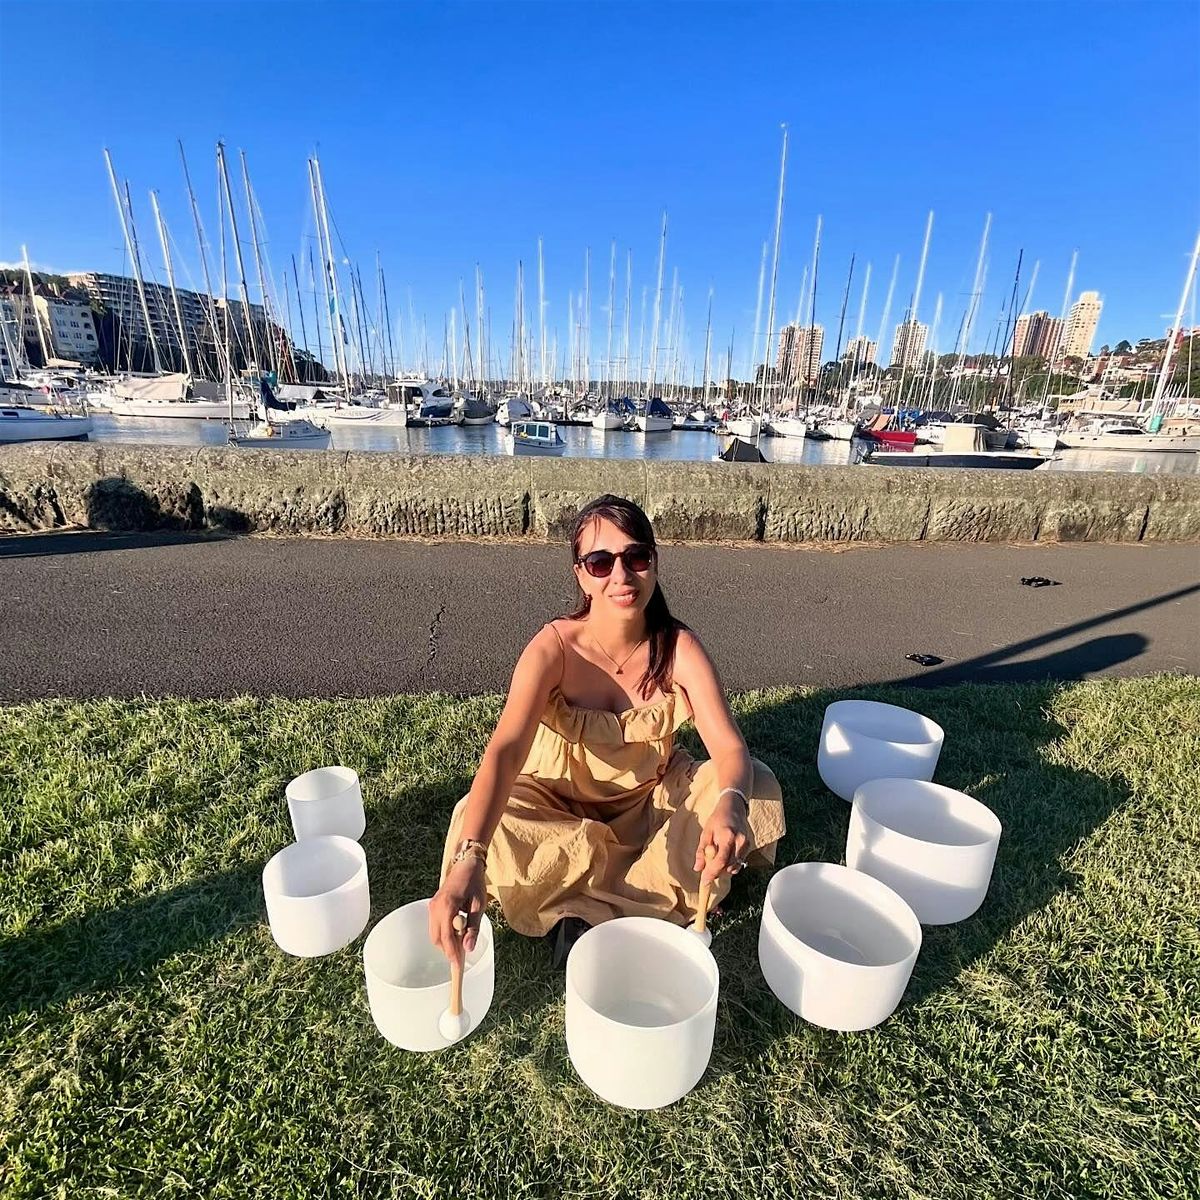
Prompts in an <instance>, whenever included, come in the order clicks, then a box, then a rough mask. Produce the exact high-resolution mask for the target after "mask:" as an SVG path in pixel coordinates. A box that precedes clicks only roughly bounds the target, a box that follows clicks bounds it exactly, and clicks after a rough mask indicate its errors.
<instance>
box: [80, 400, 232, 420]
mask: <svg viewBox="0 0 1200 1200" xmlns="http://www.w3.org/2000/svg"><path fill="white" fill-rule="evenodd" d="M97 404H98V405H102V406H103V407H104V408H106V409H107V410H108V411H109V412H110V413H112V415H113V416H114V417H169V418H172V419H174V420H184V421H227V420H228V419H229V402H228V401H227V400H126V399H123V398H122V397H119V396H112V395H109V396H106V397H105V398H104V399H103V400H102V401H97ZM233 416H234V417H235V419H237V420H239V421H244V420H246V419H247V418H248V417H249V416H250V405H249V404H248V403H247V402H246V401H245V400H235V401H234V402H233Z"/></svg>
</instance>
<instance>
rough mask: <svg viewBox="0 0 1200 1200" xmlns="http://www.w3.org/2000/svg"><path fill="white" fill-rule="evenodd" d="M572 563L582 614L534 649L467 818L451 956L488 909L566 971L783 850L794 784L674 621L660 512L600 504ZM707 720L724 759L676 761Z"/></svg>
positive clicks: (452, 888)
mask: <svg viewBox="0 0 1200 1200" xmlns="http://www.w3.org/2000/svg"><path fill="white" fill-rule="evenodd" d="M571 553H572V558H573V561H574V564H575V578H576V580H577V582H578V584H579V589H580V591H581V593H582V596H581V599H580V602H579V604H578V605H577V607H576V609H575V611H574V612H573V613H571V614H570V615H569V616H566V617H562V618H560V619H559V620H557V621H552V622H551V623H550V624H549V625H546V626H544V627H543V628H542V629H541V630H540V631H539V632H538V633H537V635H536V636H535V637H534V638H533V640H532V641H531V642H530V643H529V645H528V646H526V647H525V650H524V651H523V653H522V654H521V657H520V660H519V661H518V662H517V666H516V670H515V671H514V672H513V678H512V686H511V688H510V689H509V693H508V700H507V702H506V704H505V706H504V711H503V713H502V714H501V717H500V720H499V722H498V724H497V725H496V730H495V732H494V733H493V734H492V738H491V741H490V742H489V743H488V747H487V749H486V750H485V751H484V755H483V760H482V762H481V763H480V765H479V770H478V772H477V774H476V775H475V780H474V783H473V784H472V786H471V791H470V793H469V794H468V795H467V796H466V797H465V798H464V799H463V800H461V801H460V802H459V803H458V806H457V807H456V808H455V810H454V815H453V817H452V818H451V821H450V832H449V835H448V837H447V840H446V849H445V854H444V856H443V861H442V877H441V886H440V887H439V889H438V892H437V895H435V896H434V898H433V901H432V903H431V905H430V909H429V936H430V938H431V940H432V941H433V943H434V944H435V945H436V946H439V947H440V948H441V949H442V950H443V951H444V952H445V953H446V955H447V956H448V957H457V956H458V955H460V954H461V953H462V952H463V948H464V947H465V949H466V950H467V951H470V950H471V949H472V948H473V947H474V945H475V938H476V933H477V930H478V928H479V921H480V915H481V914H482V912H483V910H484V907H485V905H486V903H487V900H488V898H491V899H493V900H496V901H498V902H499V904H500V907H501V909H502V910H503V912H504V917H505V920H506V921H507V922H508V924H509V925H510V926H511V927H512V928H513V929H515V930H516V931H517V932H518V933H522V934H526V935H528V936H531V937H533V936H539V935H548V936H549V938H550V940H551V941H552V943H553V946H554V961H555V964H556V965H561V964H562V962H564V961H565V959H566V955H567V952H568V951H569V950H570V948H571V945H572V944H573V943H574V941H575V940H576V939H577V938H578V937H579V935H580V934H581V933H582V932H583V931H584V930H586V929H587V928H589V927H590V926H592V925H596V924H598V923H599V922H601V921H607V920H610V919H611V918H613V917H625V916H639V917H660V918H663V919H665V920H668V921H673V922H675V923H676V924H680V925H682V924H688V923H690V922H691V921H692V920H693V919H694V917H695V914H696V909H697V905H698V903H699V891H700V883H701V880H702V879H705V880H714V881H715V882H714V883H713V888H712V895H713V899H714V902H715V901H718V900H720V899H721V898H722V897H723V896H724V895H725V894H726V893H727V892H728V890H729V884H730V879H729V877H730V876H731V875H734V874H736V873H737V872H738V871H740V870H741V869H742V867H743V866H745V865H746V864H747V863H749V864H751V865H769V864H770V863H771V862H772V861H773V860H774V856H775V844H776V842H778V840H779V838H780V837H782V836H783V832H784V820H783V801H782V798H781V794H780V790H779V783H778V781H777V780H776V778H775V776H774V775H773V774H772V773H771V771H770V770H769V769H768V768H767V767H765V766H764V765H763V764H762V763H760V762H757V761H755V760H754V759H752V758H751V757H750V755H749V753H748V752H747V750H746V743H745V741H744V739H743V738H742V734H741V731H740V730H739V729H738V727H737V724H736V723H735V722H734V719H733V716H732V714H731V713H730V711H729V705H728V704H727V703H726V700H725V695H724V693H723V692H722V690H721V684H720V681H719V680H718V679H717V674H716V671H715V670H714V668H713V664H712V662H711V660H710V659H709V657H708V655H707V654H706V653H705V650H704V647H703V646H702V645H701V644H700V639H699V638H697V637H696V635H695V634H694V633H693V632H692V631H691V630H690V629H688V627H687V626H686V625H684V624H683V623H682V622H681V621H677V620H676V619H675V618H674V617H672V616H671V614H670V612H669V611H668V609H667V601H666V598H665V597H664V595H663V591H662V587H661V586H660V585H659V582H658V574H657V568H658V551H657V549H656V547H655V543H654V531H653V529H652V528H651V527H650V521H649V519H648V518H647V517H646V514H645V513H644V512H642V510H641V509H640V508H639V507H638V506H637V505H636V504H634V503H633V502H632V501H630V500H624V499H621V498H620V497H618V496H601V497H600V498H599V499H598V500H593V501H592V502H591V503H590V504H588V505H587V506H586V507H585V508H584V509H583V510H582V511H581V512H580V513H579V516H578V517H577V518H576V520H575V525H574V528H573V530H572V532H571ZM689 717H691V718H693V719H694V721H695V723H696V729H697V732H698V733H699V734H700V737H701V739H702V740H703V742H704V745H705V748H706V749H707V750H708V753H709V755H710V758H709V760H708V761H707V762H696V761H695V760H693V759H692V758H691V757H690V756H689V755H688V754H687V753H686V752H685V751H684V750H680V749H677V748H675V746H674V741H675V731H676V730H677V729H678V728H679V727H680V726H681V725H682V724H683V723H684V721H686V720H687V719H688V718H689ZM709 846H711V847H713V849H714V851H715V853H714V854H713V856H712V858H711V860H709V861H707V862H706V857H705V852H706V848H707V847H709ZM460 912H465V913H466V914H467V915H468V922H467V929H466V932H465V934H464V935H463V938H462V941H461V942H460V939H459V938H458V937H457V936H455V933H454V930H453V922H454V918H455V916H456V915H457V914H458V913H460Z"/></svg>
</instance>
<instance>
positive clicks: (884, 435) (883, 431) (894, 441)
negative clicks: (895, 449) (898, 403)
mask: <svg viewBox="0 0 1200 1200" xmlns="http://www.w3.org/2000/svg"><path fill="white" fill-rule="evenodd" d="M890 420H891V418H890V417H889V416H888V415H887V414H886V413H880V414H879V416H877V417H876V418H875V419H874V420H873V421H872V422H871V424H870V425H868V426H867V428H866V429H864V430H863V437H868V438H874V439H875V441H877V442H883V443H884V444H885V445H888V446H899V447H902V448H903V449H906V450H911V449H912V448H913V447H914V446H915V445H916V444H917V435H916V433H915V432H914V431H913V430H911V429H888V428H887V424H888V421H890Z"/></svg>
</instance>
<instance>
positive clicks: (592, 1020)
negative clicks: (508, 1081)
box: [566, 917, 720, 1108]
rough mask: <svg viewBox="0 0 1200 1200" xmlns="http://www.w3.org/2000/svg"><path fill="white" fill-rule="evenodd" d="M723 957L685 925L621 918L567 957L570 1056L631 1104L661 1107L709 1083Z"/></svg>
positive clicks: (594, 1085)
mask: <svg viewBox="0 0 1200 1200" xmlns="http://www.w3.org/2000/svg"><path fill="white" fill-rule="evenodd" d="M719 983H720V973H719V972H718V971H717V961H716V959H714V958H713V956H712V954H711V952H710V951H709V950H708V948H707V947H706V946H705V945H704V943H703V942H702V941H701V940H700V939H699V938H698V937H695V936H693V935H692V934H691V933H689V932H688V931H687V930H686V929H680V928H679V927H678V926H676V925H671V924H669V923H668V922H666V921H658V920H654V919H652V918H650V917H620V918H618V919H617V920H615V921H606V922H604V924H602V925H597V926H596V927H595V928H594V929H590V930H588V932H587V933H585V934H584V935H583V936H582V937H581V938H580V939H579V941H577V942H576V943H575V945H574V946H573V947H572V948H571V953H570V956H569V957H568V958H567V1006H566V1007H567V1052H568V1053H569V1054H570V1056H571V1062H572V1063H573V1064H574V1066H575V1070H576V1071H578V1072H579V1077H580V1079H582V1080H583V1082H584V1083H586V1084H587V1085H588V1087H590V1088H591V1089H592V1091H593V1092H595V1093H596V1095H598V1096H599V1097H600V1098H601V1099H602V1100H607V1101H608V1102H609V1103H610V1104H618V1105H620V1106H621V1107H622V1108H662V1107H663V1106H664V1105H667V1104H673V1103H674V1102H675V1101H676V1100H678V1099H679V1098H680V1097H681V1096H686V1095H687V1093H688V1092H690V1091H691V1090H692V1088H694V1087H695V1086H696V1084H697V1083H699V1082H700V1079H701V1077H702V1076H703V1074H704V1072H705V1071H706V1070H707V1069H708V1060H709V1058H710V1056H711V1055H712V1046H713V1033H714V1032H715V1030H716V1025H717V991H718V987H719Z"/></svg>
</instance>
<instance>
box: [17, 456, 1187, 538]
mask: <svg viewBox="0 0 1200 1200" xmlns="http://www.w3.org/2000/svg"><path fill="white" fill-rule="evenodd" d="M602 492H615V493H617V494H619V495H623V496H629V497H630V498H631V499H634V500H636V501H637V502H638V503H639V504H641V505H642V506H643V507H644V508H645V509H646V512H647V513H648V514H649V516H650V518H651V520H652V521H653V522H654V527H655V530H656V532H657V533H658V535H659V536H660V537H661V538H663V539H666V540H683V541H733V540H737V541H771V542H797V541H801V542H854V541H912V540H929V541H967V542H1008V541H1115V542H1136V541H1183V540H1200V476H1194V475H1133V474H1128V475H1126V474H1100V473H1092V472H1088V473H1084V472H1072V471H1046V472H1042V471H1037V472H1034V471H985V470H949V469H944V468H909V467H903V468H892V469H889V468H886V467H864V466H854V467H797V466H785V465H782V464H770V465H765V466H763V465H752V464H746V463H696V462H663V461H661V460H653V461H648V460H642V459H570V458H560V459H538V458H529V459H523V458H491V457H483V456H476V457H472V458H451V457H440V456H439V457H409V456H405V455H400V454H370V453H345V452H339V451H332V450H330V451H297V452H290V453H289V452H287V451H282V450H250V449H244V448H233V447H202V448H190V447H187V448H180V447H171V446H124V445H117V444H113V443H82V444H70V445H68V444H58V445H56V444H53V443H48V444H42V445H25V446H2V447H0V530H4V531H9V532H18V531H32V530H39V529H55V528H62V527H66V526H84V527H91V528H95V529H116V530H139V529H161V528H167V529H214V530H229V531H233V532H239V533H246V532H271V533H291V534H308V533H311V534H345V535H358V536H385V537H421V536H434V537H468V538H483V537H521V536H532V537H539V538H551V539H556V538H560V537H561V536H562V535H563V534H564V532H565V531H566V529H567V528H568V527H569V526H570V523H571V520H572V518H573V517H574V515H575V513H576V512H577V511H578V509H579V507H580V505H582V504H584V503H585V502H586V501H588V500H590V499H592V498H593V497H594V496H597V495H599V494H601V493H602Z"/></svg>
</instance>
